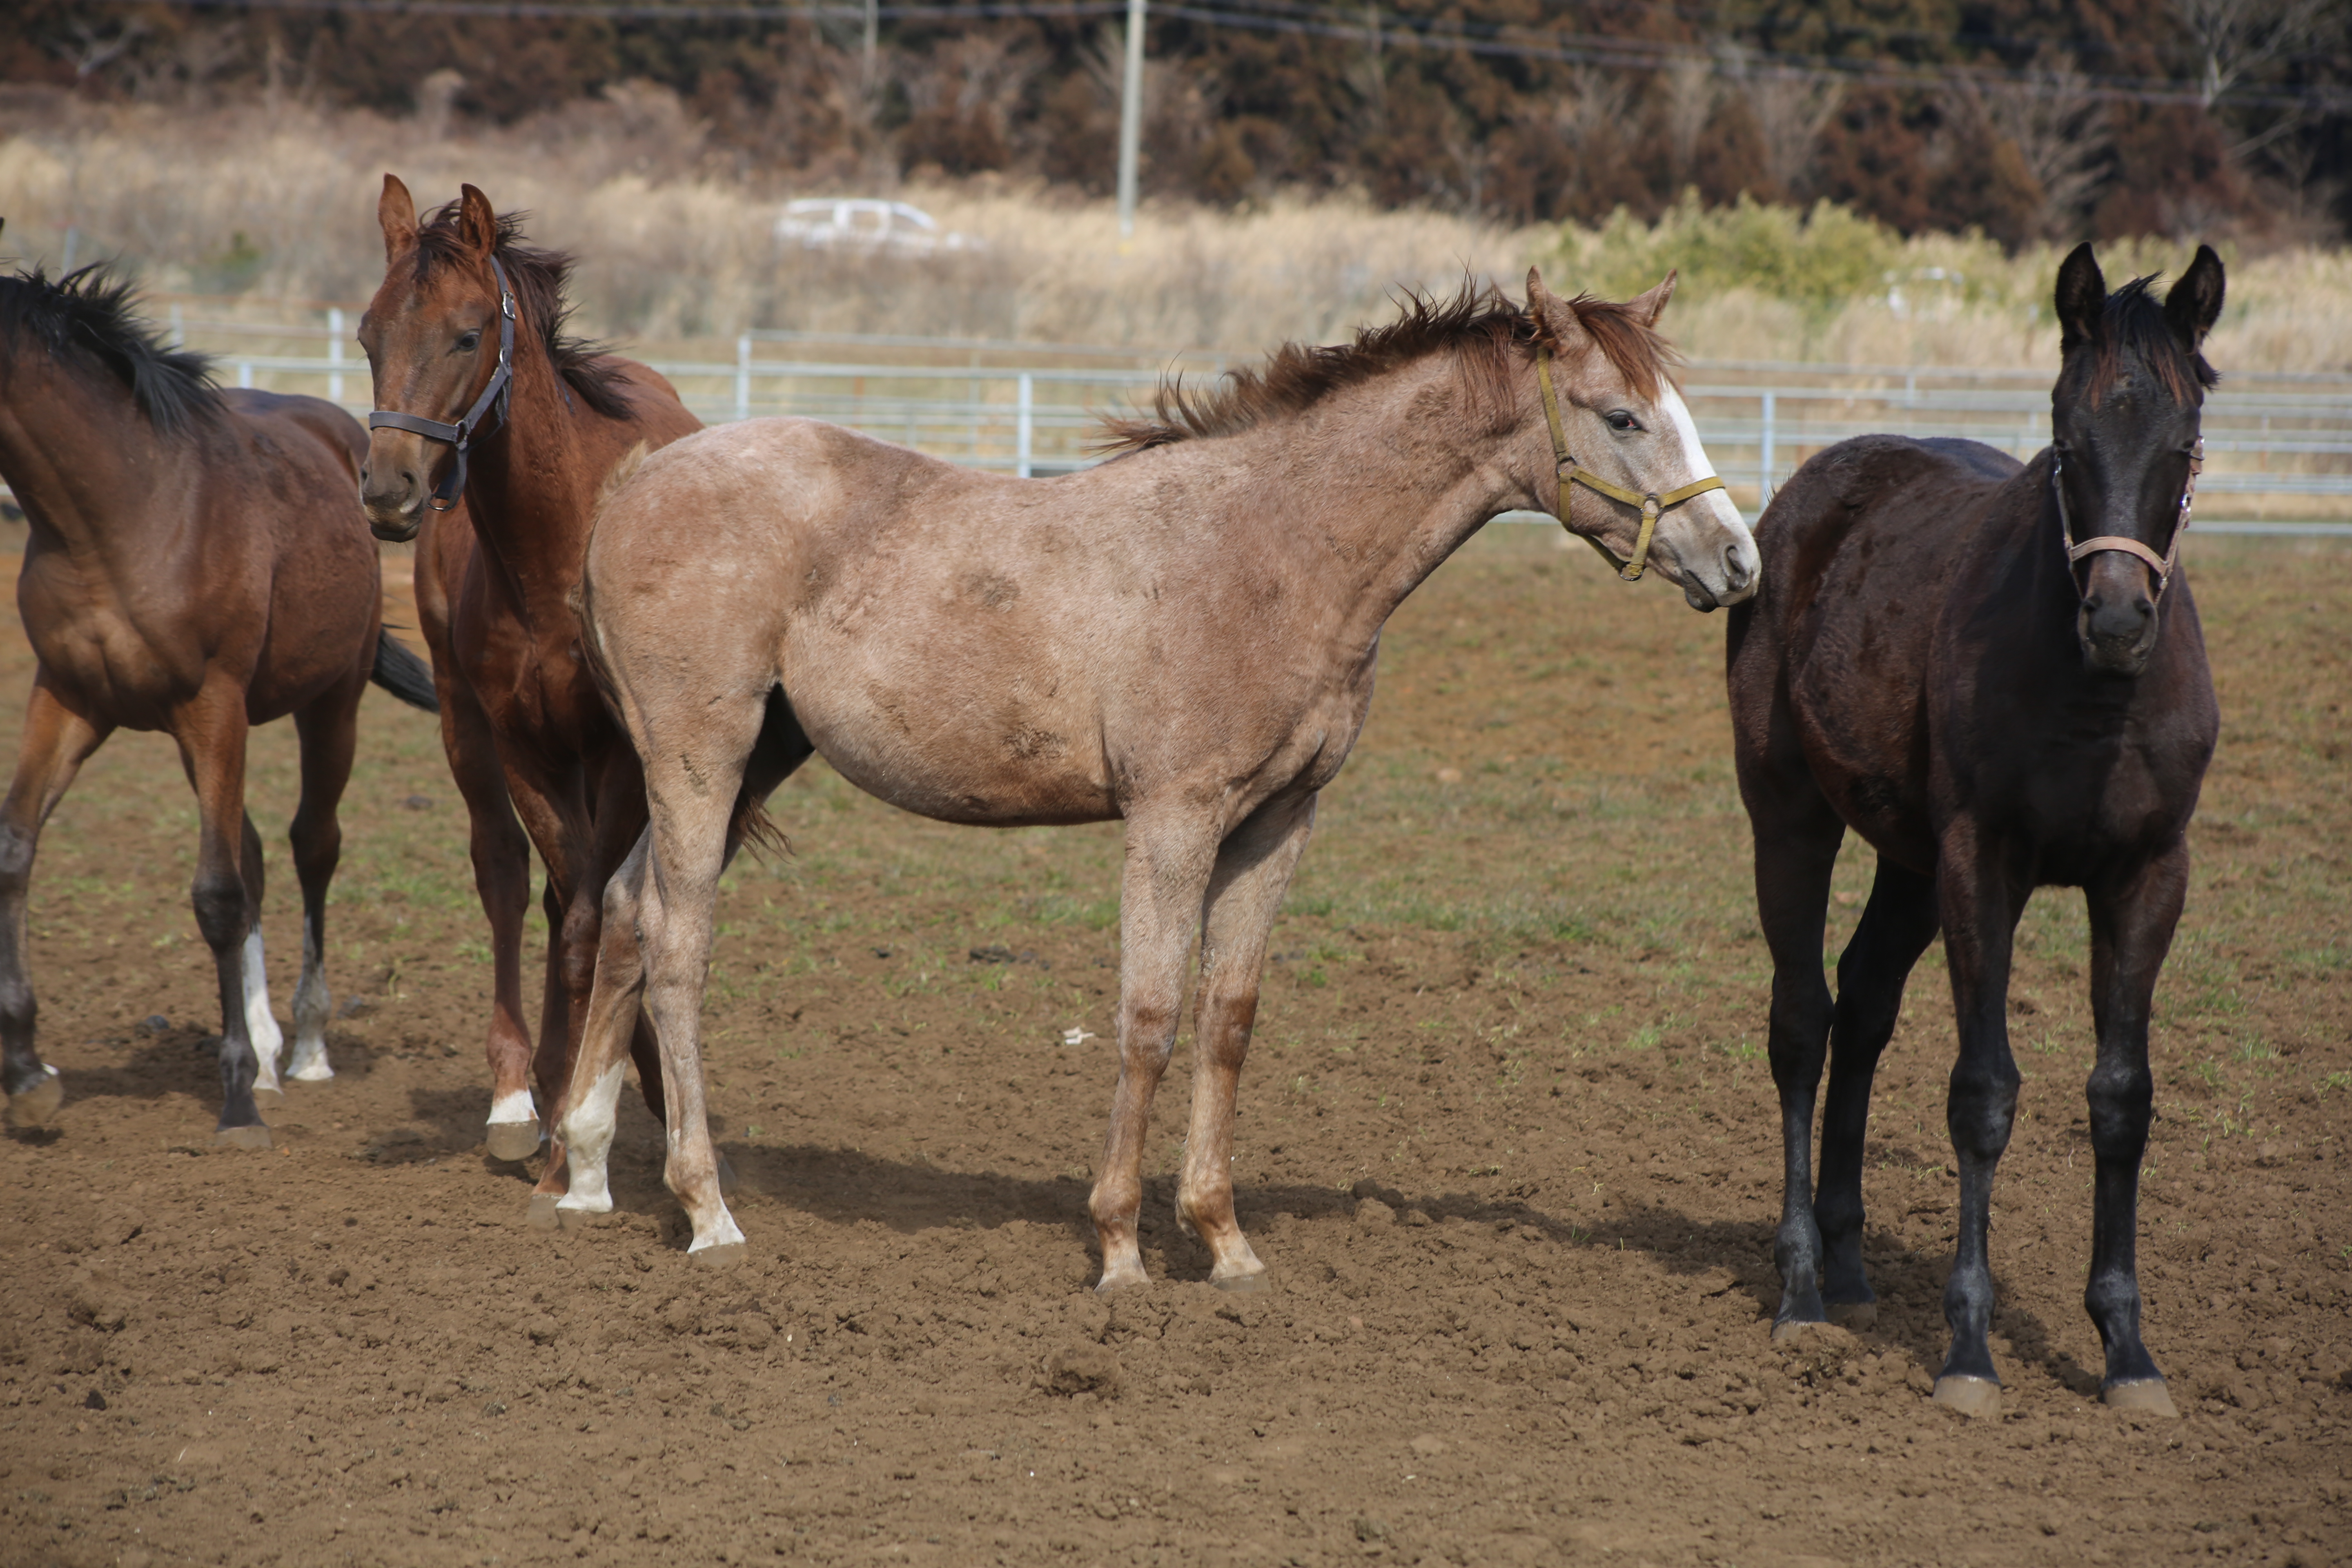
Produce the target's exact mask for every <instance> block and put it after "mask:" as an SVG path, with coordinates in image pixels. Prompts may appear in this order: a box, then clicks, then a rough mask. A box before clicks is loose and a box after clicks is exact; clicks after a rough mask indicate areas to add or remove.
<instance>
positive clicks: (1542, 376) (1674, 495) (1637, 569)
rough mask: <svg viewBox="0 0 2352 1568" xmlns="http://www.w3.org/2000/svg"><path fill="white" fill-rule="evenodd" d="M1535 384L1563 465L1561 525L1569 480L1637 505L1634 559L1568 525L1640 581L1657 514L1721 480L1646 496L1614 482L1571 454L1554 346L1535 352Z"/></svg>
mask: <svg viewBox="0 0 2352 1568" xmlns="http://www.w3.org/2000/svg"><path fill="white" fill-rule="evenodd" d="M1536 383H1537V384H1538V385H1539V386H1541V387H1542V388H1543V405H1544V423H1546V424H1547V425H1549V426H1551V455H1552V458H1553V459H1554V460H1555V461H1556V462H1557V463H1558V465H1559V498H1558V499H1557V500H1555V501H1554V503H1553V507H1552V515H1553V516H1554V517H1556V518H1558V519H1559V525H1560V527H1562V528H1568V487H1569V486H1570V484H1571V483H1574V484H1580V485H1582V486H1583V487H1584V488H1585V489H1589V490H1591V491H1594V492H1595V493H1597V494H1600V495H1604V496H1607V497H1608V498H1609V499H1610V500H1614V501H1622V502H1624V503H1625V504H1626V505H1627V506H1630V507H1637V508H1639V509H1640V510H1641V513H1642V531H1641V532H1640V533H1639V534H1638V535H1636V536H1635V538H1634V540H1633V559H1632V560H1630V561H1620V560H1618V559H1617V552H1615V551H1613V550H1612V549H1610V548H1609V547H1608V546H1607V545H1605V544H1603V543H1601V541H1599V540H1598V539H1595V538H1594V537H1593V536H1592V535H1591V534H1589V533H1578V532H1577V531H1575V530H1574V529H1572V528H1568V531H1569V533H1570V535H1571V536H1572V537H1574V538H1577V539H1581V540H1582V541H1584V542H1585V543H1587V544H1590V545H1591V546H1592V548H1593V549H1594V550H1595V551H1597V552H1600V555H1601V559H1602V560H1603V561H1606V562H1607V563H1609V567H1610V570H1611V571H1612V572H1614V573H1616V574H1617V575H1618V576H1619V577H1621V578H1622V579H1624V580H1625V581H1626V582H1628V583H1638V582H1640V581H1641V580H1642V573H1643V570H1644V569H1645V568H1646V567H1647V565H1648V564H1649V559H1650V541H1651V540H1652V539H1653V538H1654V537H1655V536H1656V534H1657V531H1658V514H1659V513H1661V512H1663V511H1664V510H1666V509H1667V508H1669V507H1676V506H1680V505H1682V504H1683V502H1685V501H1686V500H1691V499H1692V498H1694V497H1696V496H1703V495H1705V494H1706V492H1707V491H1709V490H1719V489H1723V488H1724V485H1723V481H1722V480H1721V479H1718V478H1717V477H1716V476H1715V475H1713V474H1709V475H1708V476H1707V477H1706V478H1705V479H1693V480H1692V481H1691V482H1690V483H1688V484H1686V485H1685V486H1683V487H1682V488H1681V489H1672V490H1668V491H1667V492H1666V493H1665V494H1664V495H1660V494H1658V493H1657V492H1656V491H1654V490H1653V491H1651V492H1650V493H1649V494H1647V495H1644V494H1642V493H1640V492H1639V491H1635V490H1629V489H1625V487H1624V486H1622V485H1615V484H1612V483H1610V482H1609V481H1608V480H1607V479H1602V478H1601V477H1600V476H1599V475H1597V474H1595V473H1594V472H1593V471H1592V470H1591V469H1590V468H1585V467H1584V466H1583V465H1582V464H1580V463H1579V462H1578V461H1577V460H1576V459H1575V458H1573V457H1570V455H1569V450H1568V430H1567V427H1566V426H1563V425H1561V424H1560V421H1559V394H1558V393H1557V392H1554V391H1553V390H1552V384H1551V350H1549V349H1548V348H1543V347H1540V346H1539V347H1538V348H1537V350H1536Z"/></svg>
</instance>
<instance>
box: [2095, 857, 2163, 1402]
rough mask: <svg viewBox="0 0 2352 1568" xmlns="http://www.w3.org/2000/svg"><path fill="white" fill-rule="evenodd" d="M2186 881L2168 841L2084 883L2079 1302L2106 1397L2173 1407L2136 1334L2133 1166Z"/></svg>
mask: <svg viewBox="0 0 2352 1568" xmlns="http://www.w3.org/2000/svg"><path fill="white" fill-rule="evenodd" d="M2188 890H2189V846H2188V844H2187V843H2186V842H2185V841H2181V842H2176V843H2175V844H2173V845H2172V846H2171V847H2169V848H2168V849H2166V850H2165V851H2164V852H2163V853H2161V854H2159V855H2158V856H2156V857H2155V858H2152V859H2150V860H2148V861H2147V863H2146V864H2145V865H2143V866H2141V867H2139V868H2137V871H2136V872H2135V873H2134V874H2132V875H2131V876H2128V877H2126V878H2122V879H2118V880H2117V881H2116V883H2114V884H2112V885H2105V884H2102V885H2098V886H2095V887H2092V888H2090V889H2087V890H2086V892H2085V901H2086V902H2087V903H2088V904H2089V906H2090V915H2091V1011H2092V1016H2093V1018H2094V1019H2095V1023H2096V1026H2097V1028H2098V1035H2099V1056H2098V1061H2097V1064H2096V1065H2095V1067H2093V1068H2092V1069H2091V1080H2090V1083H2089V1085H2088V1086H2087V1092H2088V1095H2089V1098H2090V1102H2091V1152H2092V1156H2093V1158H2094V1159H2095V1161H2096V1162H2097V1171H2098V1174H2097V1179H2096V1184H2095V1189H2094V1195H2093V1198H2092V1209H2091V1278H2090V1283H2089V1284H2088V1286H2087V1287H2086V1288H2085V1289H2084V1291H2083V1306H2084V1310H2087V1311H2088V1312H2089V1313H2090V1314H2091V1321H2092V1322H2094V1323H2095V1324H2097V1325H2098V1330H2099V1340H2100V1342H2102V1343H2103V1344H2104V1345H2105V1347H2106V1352H2107V1368H2106V1376H2105V1378H2104V1379H2102V1380H2101V1391H2102V1393H2103V1394H2104V1395H2105V1399H2106V1402H2107V1403H2108V1404H2109V1405H2114V1406H2116V1408H2117V1409H2121V1410H2140V1411H2146V1412H2148V1413H2149V1414H2152V1415H2176V1414H2178V1412H2176V1411H2175V1410H2174V1408H2173V1405H2172V1395H2171V1394H2169V1393H2168V1392H2166V1389H2165V1386H2164V1374H2163V1373H2160V1372H2158V1370H2157V1367H2156V1362H2155V1360H2154V1358H2152V1357H2151V1356H2149V1354H2148V1353H2147V1346H2146V1345H2144V1344H2142V1343H2141V1342H2140V1337H2139V1260H2138V1239H2139V1166H2140V1157H2141V1156H2142V1154H2144V1153H2145V1152H2147V1125H2148V1117H2149V1110H2150V1107H2151V1106H2152V1104H2153V1103H2154V1100H2155V1091H2156V1084H2155V1080H2154V1079H2153V1078H2152V1077H2151V1076H2150V1075H2149V1073H2148V1070H2147V1025H2148V1013H2149V1004H2150V1002H2151V999H2152V998H2153V997H2154V995H2155V994H2156V976H2157V972H2158V970H2160V969H2162V968H2163V967H2164V958H2165V954H2166V953H2167V952H2169V951H2170V950H2171V947H2172V931H2173V927H2174V926H2175V925H2176V924H2177V923H2178V922H2179V919H2180V905H2181V901H2182V900H2183V899H2184V898H2185V897H2186V896H2187V894H2188Z"/></svg>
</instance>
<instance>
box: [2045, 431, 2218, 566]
mask: <svg viewBox="0 0 2352 1568" xmlns="http://www.w3.org/2000/svg"><path fill="white" fill-rule="evenodd" d="M2065 466H2066V455H2065V454H2064V453H2063V452H2062V451H2060V450H2059V449H2058V447H2054V446H2053V447H2051V448H2050V489H2051V491H2052V493H2053V494H2054V495H2056V496H2057V498H2058V542H2059V543H2060V544H2061V545H2063V546H2064V548H2065V551H2066V569H2067V571H2068V572H2069V573H2071V572H2073V571H2074V563H2076V562H2078V561H2080V560H2082V559H2083V557H2084V556H2085V555H2096V554H2098V553H2099V552H2101V551H2105V550H2120V551H2122V552H2124V553H2125V554H2126V555H2137V556H2138V557H2139V558H2140V560H2142V561H2143V562H2145V563H2147V566H2148V569H2149V570H2151V571H2153V572H2154V573H2155V574H2156V596H2157V597H2158V598H2159V599H2161V598H2163V597H2164V591H2165V590H2166V589H2167V588H2168V587H2170V586H2171V585H2172V567H2173V563H2175V562H2177V561H2179V559H2180V536H2181V535H2182V534H2184V533H2186V532H2188V531H2189V503H2190V502H2192V501H2193V500H2196V499H2197V476H2198V475H2199V474H2201V473H2203V472H2204V471H2205V437H2202V436H2200V437H2197V445H2196V446H2194V447H2190V448H2189V482H2188V483H2187V484H2185V485H2183V486H2181V488H2180V515H2179V518H2177V519H2176V520H2175V521H2174V522H2173V524H2172V543H2171V544H2170V546H2169V547H2168V548H2167V549H2166V551H2165V552H2164V553H2163V554H2161V555H2158V553H2157V552H2155V551H2153V550H2150V549H2149V548H2148V547H2147V545H2145V544H2142V543H2141V542H2139V541H2138V540H2137V539H2126V538H2125V537H2124V536H2123V535H2121V534H2119V533H2102V534H2099V535H2097V536H2096V537H2095V538H2091V539H2086V540H2084V541H2083V542H2082V543H2080V544H2077V543H2075V542H2074V518H2073V517H2072V516H2070V515H2069V514H2068V512H2067V510H2066V486H2065V484H2064V482H2063V480H2062V479H2061V478H2060V477H2059V476H2060V475H2061V473H2062V472H2063V470H2064V468H2065Z"/></svg>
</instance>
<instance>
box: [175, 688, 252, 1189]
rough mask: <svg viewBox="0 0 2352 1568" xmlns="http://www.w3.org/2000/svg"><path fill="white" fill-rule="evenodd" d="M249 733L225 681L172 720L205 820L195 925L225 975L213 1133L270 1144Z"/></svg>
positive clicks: (236, 1141)
mask: <svg viewBox="0 0 2352 1568" xmlns="http://www.w3.org/2000/svg"><path fill="white" fill-rule="evenodd" d="M172 731H173V739H174V740H176V741H177V742H179V745H180V762H181V765H182V766H183V767H184V768H185V769H186V770H187V773H188V781H189V783H190V784H194V786H195V791H196V812H197V816H198V817H199V818H200V819H201V826H200V828H199V834H200V837H199V838H198V842H197V848H196V879H195V882H194V886H193V887H192V888H191V889H190V893H191V896H192V898H193V900H194V904H195V909H196V929H197V930H198V931H202V932H203V933H204V938H205V945H206V946H208V947H210V948H211V949H212V950H213V965H214V967H215V970H216V971H217V972H218V973H219V976H220V997H221V1044H220V1068H221V1115H220V1124H219V1127H218V1130H217V1131H215V1134H214V1139H215V1142H221V1143H226V1144H229V1145H231V1146H233V1147H236V1148H239V1149H267V1148H268V1147H269V1129H268V1127H266V1126H264V1125H263V1124H262V1121H261V1111H260V1109H259V1108H258V1107H257V1106H256V1105H255V1103H254V1099H253V1087H254V1079H255V1076H256V1072H257V1067H258V1064H257V1061H256V1060H255V1058H254V1050H253V1038H252V1036H251V1035H250V1033H248V1030H247V1006H246V999H247V994H246V970H247V966H246V962H245V961H246V948H247V937H248V936H250V935H251V934H252V932H253V925H254V917H255V915H256V913H257V911H256V910H255V908H254V904H253V890H252V889H251V887H250V886H249V885H248V875H247V874H248V870H249V867H248V865H247V863H246V855H247V843H246V840H247V837H248V836H250V837H252V841H253V842H252V846H251V850H252V863H253V864H254V865H257V863H258V861H259V858H260V856H259V849H260V838H259V836H258V835H255V834H254V833H253V827H252V824H251V822H250V821H248V820H247V818H246V816H245V740H246V731H247V724H246V718H245V692H244V690H243V689H241V688H240V687H239V686H236V685H235V684H232V683H231V682H229V681H227V680H223V679H216V680H213V681H209V682H207V683H206V684H205V688H204V689H203V690H202V691H201V692H199V693H198V694H197V696H196V700H194V701H193V702H191V703H189V704H188V705H187V707H185V708H184V709H183V710H180V712H178V713H177V714H175V715H173V725H172Z"/></svg>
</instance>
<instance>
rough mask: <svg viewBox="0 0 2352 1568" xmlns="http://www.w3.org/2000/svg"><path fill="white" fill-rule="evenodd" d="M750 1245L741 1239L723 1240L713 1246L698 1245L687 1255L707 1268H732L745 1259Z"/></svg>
mask: <svg viewBox="0 0 2352 1568" xmlns="http://www.w3.org/2000/svg"><path fill="white" fill-rule="evenodd" d="M750 1250H751V1248H750V1247H749V1246H747V1245H746V1244H745V1243H743V1242H740V1241H722V1242H719V1243H718V1244H717V1245H715V1246H711V1247H696V1248H694V1249H693V1250H691V1251H689V1252H688V1254H687V1257H688V1258H690V1259H692V1260H693V1261H694V1262H696V1263H699V1264H700V1265H702V1267H704V1268H734V1267H735V1266H736V1265H737V1264H739V1263H740V1262H742V1261H743V1257H744V1254H745V1253H747V1252H749V1251H750Z"/></svg>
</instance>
